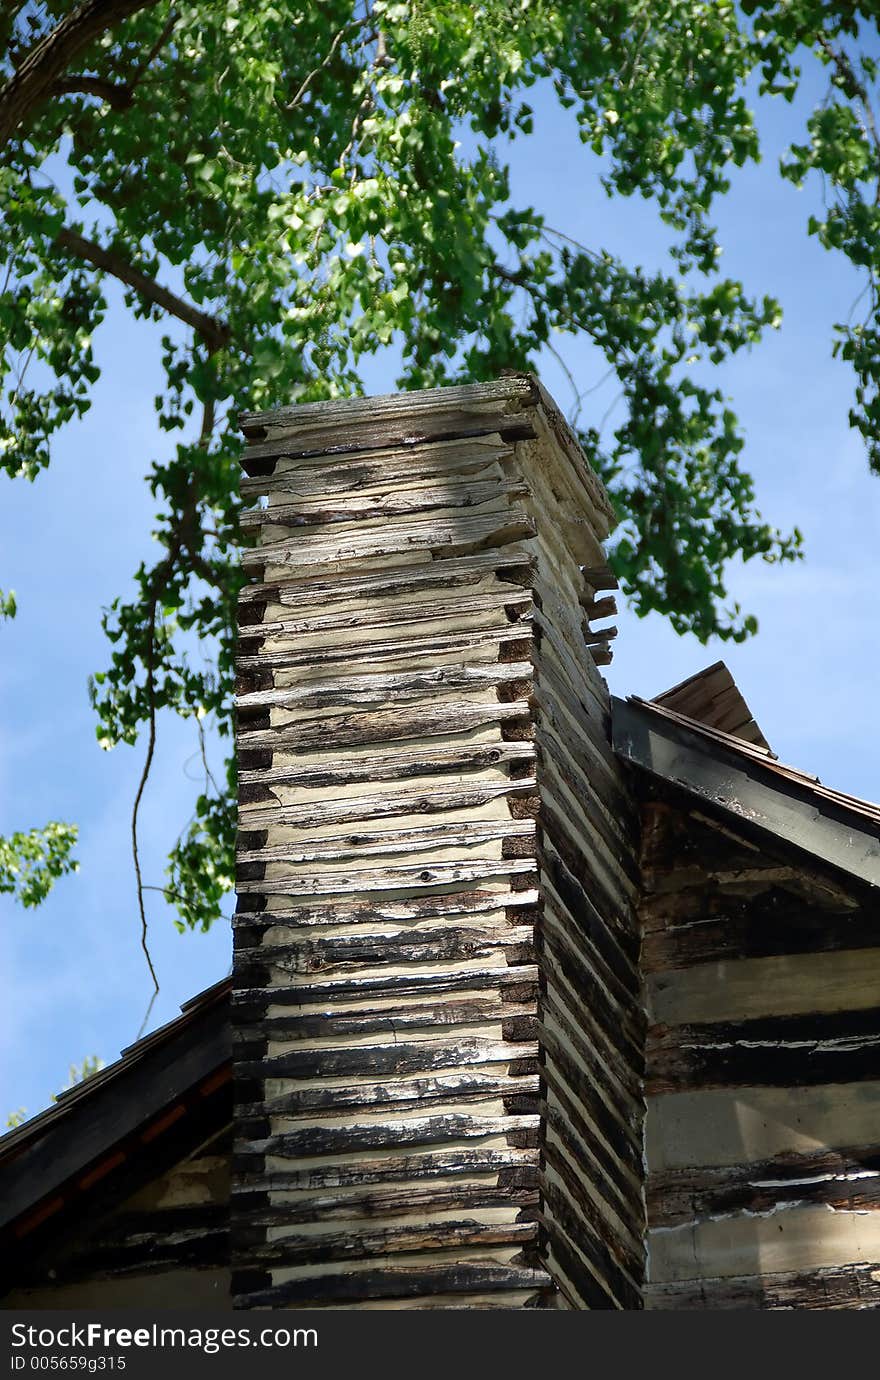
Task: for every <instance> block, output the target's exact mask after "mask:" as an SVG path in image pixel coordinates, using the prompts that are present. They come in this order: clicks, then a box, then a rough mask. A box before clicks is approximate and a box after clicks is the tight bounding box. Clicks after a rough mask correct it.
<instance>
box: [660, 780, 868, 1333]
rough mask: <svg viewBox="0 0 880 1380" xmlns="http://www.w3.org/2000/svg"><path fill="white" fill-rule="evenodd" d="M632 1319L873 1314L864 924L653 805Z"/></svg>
mask: <svg viewBox="0 0 880 1380" xmlns="http://www.w3.org/2000/svg"><path fill="white" fill-rule="evenodd" d="M643 836H644V877H645V886H646V894H645V899H644V902H643V905H642V919H643V923H644V927H645V942H644V953H643V964H644V968H645V972H646V981H647V989H648V1001H649V1011H650V1017H651V1026H650V1030H649V1035H648V1053H647V1061H648V1067H647V1090H648V1123H647V1124H648V1134H647V1163H648V1181H647V1199H648V1221H649V1228H650V1230H649V1281H650V1283H649V1287H648V1290H647V1306H648V1307H649V1308H662V1309H669V1308H673V1309H679V1308H712V1309H714V1308H753V1309H754V1308H760V1309H782V1308H807V1309H820V1308H821V1309H825V1308H833V1309H839V1308H876V1307H878V1306H880V1212H878V1208H880V1077H878V1074H880V1065H878V1053H880V942H878V936H880V926H878V921H880V914H878V902H877V899H876V898H875V897H872V896H871V894H870V892H868V891H867V890H866V891H865V892H864V893H862V892H859V891H858V890H853V887H852V885H851V884H850V883H849V882H847V883H846V884H844V883H842V882H840V881H838V880H835V879H834V878H833V877H831V876H830V875H828V874H827V873H824V872H823V871H820V870H818V869H817V868H815V867H812V866H811V865H809V863H807V862H806V861H804V860H803V858H800V857H796V856H794V855H793V853H792V852H791V850H789V851H788V852H786V851H785V850H784V849H782V850H774V851H773V852H770V851H768V850H767V849H766V847H765V846H764V845H763V844H762V845H761V846H760V847H759V846H758V845H757V844H756V843H755V842H754V841H750V840H749V839H747V838H745V837H743V836H742V835H740V834H737V833H731V832H730V830H729V829H726V828H724V829H722V828H721V827H720V826H719V825H718V824H716V823H714V822H713V821H712V820H710V819H708V818H706V817H703V816H701V815H694V814H689V813H687V812H686V811H684V810H680V809H678V808H677V807H675V806H673V805H670V804H663V803H659V802H654V803H652V804H650V805H648V806H647V807H646V811H645V818H644V834H643Z"/></svg>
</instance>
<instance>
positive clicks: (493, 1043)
mask: <svg viewBox="0 0 880 1380" xmlns="http://www.w3.org/2000/svg"><path fill="white" fill-rule="evenodd" d="M537 1055H538V1045H537V1041H526V1042H520V1043H518V1044H513V1043H506V1042H501V1041H498V1040H490V1039H479V1038H477V1037H475V1036H473V1037H471V1036H469V1037H467V1038H462V1039H452V1040H447V1039H442V1038H438V1039H437V1040H433V1041H431V1042H428V1041H423V1042H418V1041H416V1042H411V1041H404V1040H401V1041H398V1042H392V1043H391V1044H371V1045H364V1046H342V1045H335V1046H333V1047H331V1048H325V1049H317V1050H315V1049H308V1050H290V1051H288V1052H287V1053H285V1054H277V1055H273V1056H271V1057H269V1058H266V1059H263V1060H257V1061H254V1062H251V1061H245V1062H244V1063H243V1064H242V1065H241V1072H242V1074H244V1075H247V1076H264V1077H266V1078H314V1077H316V1076H317V1075H318V1074H319V1073H322V1074H324V1075H326V1076H327V1077H328V1078H329V1077H331V1076H332V1077H335V1076H337V1075H338V1076H340V1077H345V1076H347V1075H349V1074H363V1073H364V1072H366V1071H367V1070H369V1072H370V1073H371V1074H372V1075H373V1076H376V1077H382V1076H385V1075H390V1074H400V1075H403V1074H407V1073H429V1072H431V1070H433V1069H444V1068H445V1069H453V1068H464V1067H468V1066H470V1065H472V1064H509V1063H510V1062H511V1060H518V1059H534V1058H537ZM486 1134H487V1135H488V1134H490V1133H489V1132H488V1131H487V1132H486Z"/></svg>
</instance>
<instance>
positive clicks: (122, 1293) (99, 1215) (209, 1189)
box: [2, 1133, 231, 1309]
mask: <svg viewBox="0 0 880 1380" xmlns="http://www.w3.org/2000/svg"><path fill="white" fill-rule="evenodd" d="M230 1140H231V1137H230V1136H229V1135H228V1133H226V1134H224V1135H222V1136H220V1137H217V1138H215V1140H214V1141H213V1142H212V1143H211V1144H208V1145H206V1146H204V1147H203V1148H202V1149H201V1150H200V1151H198V1152H196V1153H195V1154H193V1155H192V1156H190V1157H188V1158H186V1159H184V1160H181V1161H180V1162H179V1163H177V1164H175V1165H173V1166H172V1167H171V1168H170V1169H168V1170H167V1171H166V1172H165V1173H164V1174H161V1175H159V1176H158V1177H157V1178H155V1179H153V1180H152V1181H151V1182H150V1183H148V1184H146V1185H145V1186H144V1187H142V1188H140V1189H138V1191H137V1192H136V1193H133V1194H130V1195H129V1196H128V1197H127V1198H126V1199H125V1200H124V1201H123V1202H122V1203H120V1204H119V1205H118V1206H117V1207H114V1208H112V1209H109V1210H108V1209H106V1208H105V1209H104V1210H103V1211H102V1208H101V1202H100V1199H98V1200H97V1201H94V1202H92V1203H90V1206H89V1212H88V1217H87V1218H86V1220H84V1221H81V1222H79V1223H74V1224H71V1223H69V1222H68V1223H67V1224H66V1225H65V1226H64V1227H63V1228H61V1227H59V1228H58V1229H57V1230H56V1231H55V1232H54V1233H53V1237H52V1243H51V1247H49V1248H47V1249H46V1250H44V1251H43V1252H42V1254H40V1255H39V1256H38V1257H37V1258H35V1259H30V1258H28V1255H27V1251H26V1244H27V1243H25V1244H24V1245H23V1246H21V1247H19V1249H18V1251H17V1254H16V1261H15V1278H16V1288H15V1289H13V1290H12V1291H11V1292H10V1293H8V1294H6V1295H5V1296H4V1297H3V1300H2V1306H3V1308H5V1309H12V1308H21V1309H28V1308H100V1309H105V1308H134V1307H139V1308H140V1307H144V1306H149V1307H155V1308H183V1307H195V1306H202V1305H204V1306H205V1307H209V1306H211V1307H215V1308H228V1307H229V1284H230V1275H229V1185H230Z"/></svg>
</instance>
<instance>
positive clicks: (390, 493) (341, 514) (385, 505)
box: [239, 477, 528, 530]
mask: <svg viewBox="0 0 880 1380" xmlns="http://www.w3.org/2000/svg"><path fill="white" fill-rule="evenodd" d="M526 493H528V488H527V487H526V485H525V484H523V483H522V482H521V481H515V480H500V479H496V478H491V479H488V480H485V481H483V482H482V483H481V482H480V481H479V480H475V479H473V478H470V479H468V480H465V481H464V482H462V481H461V480H458V481H457V482H456V481H455V480H454V479H452V478H451V477H450V479H448V480H447V481H446V482H445V483H444V484H441V485H438V486H437V487H436V488H417V489H405V488H399V489H398V488H397V487H396V486H395V485H394V484H388V482H387V479H386V489H385V491H384V492H383V493H378V494H337V495H335V496H334V498H333V499H332V500H330V501H329V502H328V500H327V499H326V498H318V499H308V498H301V497H297V498H296V499H295V501H294V502H292V503H275V504H272V505H270V506H269V507H268V508H252V509H248V510H247V511H245V512H243V513H242V514H241V517H240V519H239V521H240V522H241V526H242V527H243V528H244V529H245V530H247V529H249V528H266V527H272V526H281V527H293V528H298V527H328V526H332V525H333V524H334V523H340V522H378V521H384V520H385V519H387V518H390V517H407V516H410V515H413V514H417V513H425V512H431V511H433V510H437V509H439V510H442V511H444V512H445V511H447V510H449V509H454V508H478V507H480V506H481V504H484V503H486V504H488V503H492V502H495V501H496V500H497V499H498V497H499V496H502V495H503V496H504V497H506V498H521V497H522V496H523V494H526Z"/></svg>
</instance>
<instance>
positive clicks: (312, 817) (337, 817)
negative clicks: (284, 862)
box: [239, 776, 535, 830]
mask: <svg viewBox="0 0 880 1380" xmlns="http://www.w3.org/2000/svg"><path fill="white" fill-rule="evenodd" d="M534 790H535V780H534V778H533V777H527V776H523V777H516V778H515V779H514V780H512V781H507V782H504V781H502V782H498V783H495V782H491V781H487V782H480V783H479V784H477V785H470V784H467V785H465V784H461V785H459V784H456V785H454V786H436V787H433V788H429V789H424V788H419V787H412V788H410V787H407V788H406V789H404V790H398V791H395V792H394V793H393V794H390V793H389V794H385V795H362V796H356V797H355V796H353V797H350V798H341V799H339V800H330V801H307V802H305V803H304V804H302V805H275V806H268V807H266V808H265V809H263V808H254V809H251V808H249V807H243V808H242V809H241V810H240V812H239V826H240V828H242V829H245V830H254V829H256V830H259V829H270V828H272V827H273V826H274V825H281V824H291V825H297V826H301V827H306V828H310V827H313V826H316V825H324V824H326V825H329V824H348V823H354V822H356V821H358V820H369V819H387V818H388V817H389V816H391V815H410V814H426V815H427V814H436V813H442V812H443V811H444V810H468V809H475V808H477V807H478V806H480V805H486V804H488V802H489V801H491V800H497V799H499V798H501V797H507V796H511V797H515V796H522V795H531V794H532V793H533V792H534Z"/></svg>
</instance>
